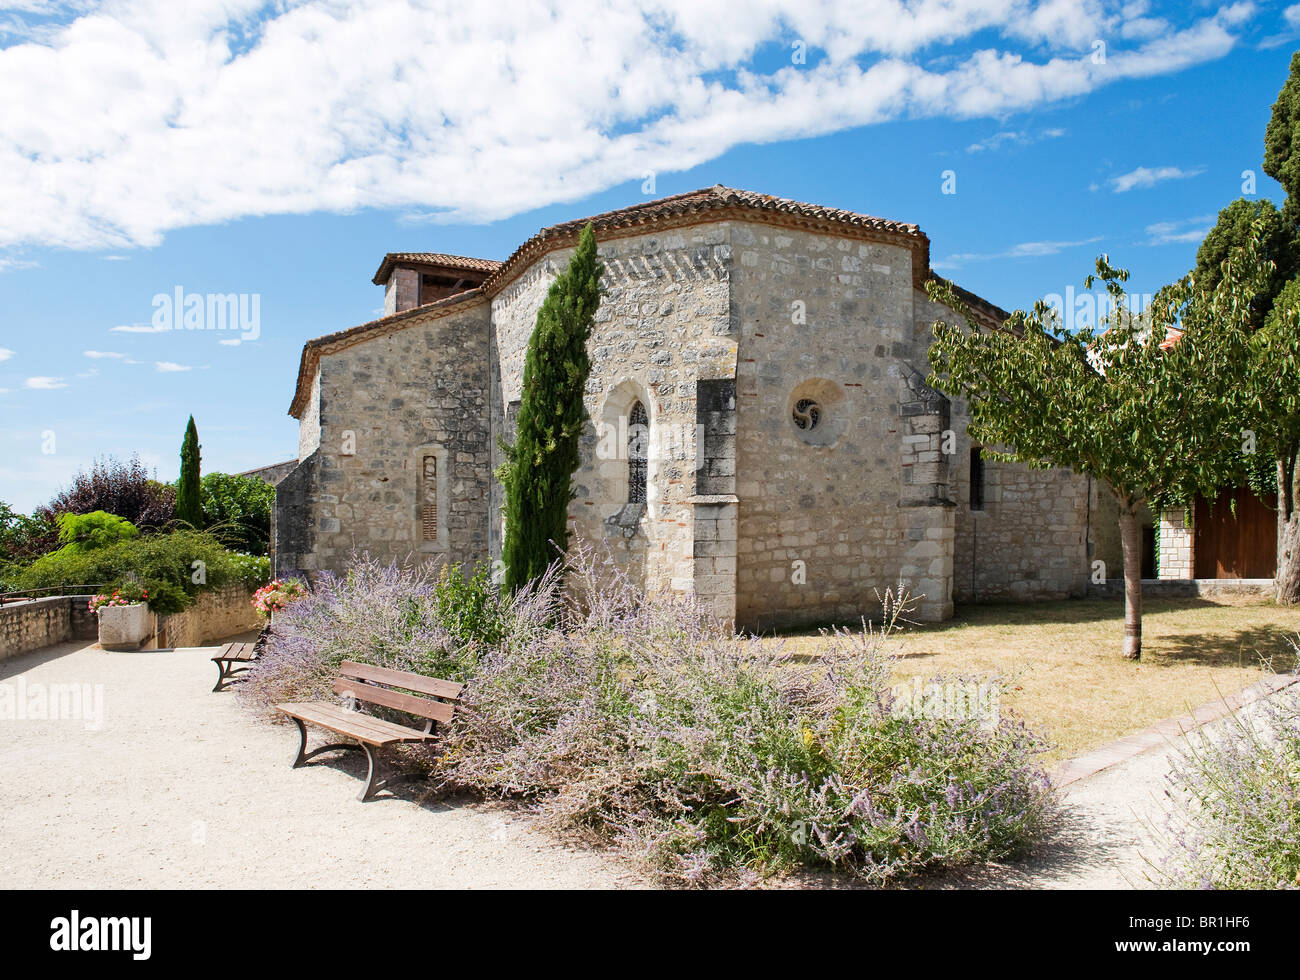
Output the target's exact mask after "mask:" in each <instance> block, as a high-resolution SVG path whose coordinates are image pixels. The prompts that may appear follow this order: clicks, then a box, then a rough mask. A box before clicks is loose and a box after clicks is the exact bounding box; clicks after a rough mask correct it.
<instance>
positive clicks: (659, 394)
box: [275, 219, 1112, 628]
mask: <svg viewBox="0 0 1300 980" xmlns="http://www.w3.org/2000/svg"><path fill="white" fill-rule="evenodd" d="M849 234H856V233H855V232H850V233H849ZM865 237H867V236H863V238H865ZM863 238H858V237H841V236H840V235H838V234H836V233H833V232H826V231H811V230H806V229H796V228H792V227H784V226H776V225H772V224H767V223H764V222H761V221H742V220H733V219H729V220H715V221H708V220H705V221H703V222H702V223H701V224H698V225H694V226H690V227H685V228H680V229H668V230H663V229H661V230H659V231H656V232H649V233H644V234H639V235H627V236H625V237H615V238H610V239H608V240H604V241H602V242H600V244H599V251H600V257H601V260H602V262H603V263H604V264H605V270H606V273H605V277H604V279H603V287H604V291H605V295H604V299H603V302H602V304H601V306H600V308H599V310H598V311H597V314H596V318H595V324H594V327H593V331H592V337H591V341H590V345H589V351H590V355H591V361H592V371H591V376H590V378H589V381H588V384H587V389H586V393H585V398H586V408H587V411H588V414H589V416H590V418H591V423H592V424H591V425H590V426H589V427H588V428H587V429H586V430H585V431H584V434H583V437H582V444H581V459H582V463H581V466H580V469H579V471H578V473H577V474H576V475H575V491H576V494H575V498H574V500H573V501H572V503H571V505H570V510H569V517H570V525H571V529H572V530H573V531H574V532H575V534H576V536H577V537H578V538H579V539H581V540H585V541H588V542H593V543H597V544H601V545H604V546H607V547H608V548H609V549H610V550H611V551H612V552H613V554H614V556H615V558H616V559H617V560H618V562H619V563H620V564H621V565H622V566H623V568H624V569H625V570H626V571H627V573H628V574H629V575H630V576H631V578H632V580H633V581H634V582H635V583H637V584H638V585H640V586H642V587H644V588H645V589H647V590H649V591H652V592H662V591H668V592H675V593H693V594H695V595H696V596H698V597H699V598H701V599H702V600H705V601H707V602H708V603H710V604H711V605H712V607H713V609H714V611H715V612H716V613H717V614H718V615H720V616H723V617H724V618H734V620H735V621H736V623H737V625H739V626H741V627H744V628H766V627H772V626H792V625H798V624H806V623H818V622H826V621H832V620H834V621H839V622H853V621H856V620H857V619H858V618H859V617H862V616H864V615H865V616H868V617H870V616H874V615H878V611H879V608H880V599H879V596H880V595H883V594H884V593H885V592H886V590H896V589H898V588H900V587H901V588H904V589H906V590H907V591H908V592H909V593H910V594H911V595H912V597H913V598H914V599H915V600H916V605H915V606H914V608H913V612H912V614H913V615H914V616H916V617H917V618H919V619H922V620H938V619H943V618H946V617H948V616H950V615H951V613H952V608H953V601H954V599H971V598H980V599H985V598H1013V599H1035V598H1049V597H1059V596H1066V595H1081V594H1083V593H1084V591H1085V589H1086V587H1087V578H1088V570H1089V557H1090V553H1089V549H1090V545H1091V547H1092V549H1093V551H1094V552H1098V553H1100V551H1101V550H1105V551H1106V552H1107V553H1109V550H1110V548H1111V544H1112V541H1111V539H1110V538H1106V539H1104V540H1103V539H1102V538H1101V537H1099V538H1097V539H1096V540H1095V541H1094V540H1093V539H1092V538H1091V536H1090V532H1091V520H1092V507H1093V504H1094V503H1095V502H1096V501H1097V500H1098V498H1097V496H1096V492H1095V490H1090V488H1089V481H1087V480H1086V479H1085V478H1081V477H1078V476H1075V475H1074V474H1072V473H1069V472H1067V471H1061V470H1045V471H1036V470H1030V469H1028V468H1026V467H1020V466H1007V465H1002V464H994V463H989V464H988V465H987V467H986V493H985V502H984V506H983V509H981V510H978V511H972V508H971V506H970V500H969V480H970V476H969V450H970V441H969V438H968V437H967V434H966V424H967V413H966V409H965V406H964V405H963V404H961V403H960V402H958V403H954V404H950V403H949V401H948V399H946V398H944V397H943V396H942V395H941V394H939V393H938V392H935V391H933V390H931V389H930V388H929V387H928V386H927V384H926V376H927V374H928V371H929V363H928V350H929V345H930V342H931V332H930V324H931V323H932V322H933V320H934V319H936V318H940V317H942V318H945V319H948V320H950V321H951V320H953V319H955V316H954V314H952V312H951V311H949V310H946V309H945V308H944V307H942V306H940V305H938V304H935V303H932V302H931V301H930V300H929V298H928V297H927V296H926V295H925V293H924V292H923V291H922V290H919V289H917V288H916V283H915V276H914V272H915V271H916V270H914V269H913V267H912V262H913V256H914V253H913V251H912V248H911V245H910V244H908V245H904V244H896V243H895V240H894V239H889V240H886V241H880V242H876V241H869V240H863ZM570 255H571V251H570V250H561V251H557V252H552V253H549V254H547V255H544V256H541V257H540V258H538V259H536V260H535V261H533V262H532V264H531V265H529V266H527V267H525V268H523V269H521V270H520V272H519V274H518V275H517V276H516V277H515V278H514V279H513V280H512V281H510V282H508V283H506V284H505V285H504V287H503V288H502V289H501V291H500V292H498V293H496V294H495V295H494V296H492V297H491V299H490V302H484V301H477V300H476V301H474V302H471V303H468V304H466V305H464V306H455V307H452V308H451V309H450V311H447V310H432V311H429V312H427V313H424V312H422V313H420V314H419V315H418V316H417V317H415V318H413V319H411V320H405V321H403V322H402V323H400V324H395V325H394V326H393V328H392V329H387V330H384V331H379V332H376V333H373V334H370V335H368V336H367V338H366V339H364V340H362V341H360V342H358V343H356V344H354V345H353V346H350V347H344V348H341V349H336V350H334V351H332V352H331V351H328V350H323V351H322V352H321V355H320V362H319V370H318V376H317V381H316V383H315V385H314V387H313V389H312V394H311V399H310V403H309V405H308V407H307V409H306V410H305V412H304V414H303V436H302V448H303V450H304V453H303V456H302V462H301V463H300V465H299V467H298V468H297V469H296V470H295V471H294V472H293V473H291V474H290V475H289V476H287V477H286V478H285V479H284V480H283V481H282V482H281V484H280V486H279V487H278V500H277V515H276V531H275V541H276V569H277V574H284V573H285V571H286V570H289V569H301V570H303V571H305V572H307V573H308V574H309V575H310V574H314V573H315V572H316V571H318V570H320V569H325V568H330V569H338V568H340V567H342V566H343V565H344V564H345V563H346V561H347V559H348V556H349V555H350V554H351V552H352V551H353V550H368V551H369V552H370V553H371V554H372V555H375V556H376V557H379V558H380V559H382V560H390V559H397V560H399V561H402V560H405V559H406V558H407V557H408V556H410V555H412V554H414V555H416V556H421V555H424V556H427V557H429V558H430V559H433V558H448V559H450V560H454V561H477V560H480V559H482V558H484V557H488V556H490V557H492V558H499V557H500V554H501V547H502V520H503V519H502V515H501V509H502V503H503V500H502V490H501V487H500V485H499V484H498V483H497V482H496V480H495V479H494V477H493V473H494V470H495V468H496V467H497V466H498V465H499V464H500V462H501V459H500V454H499V451H498V449H497V445H496V442H497V438H498V437H505V438H507V439H509V438H511V437H512V435H513V432H512V429H513V421H512V420H513V419H514V418H515V417H516V413H517V411H518V405H519V402H520V398H521V388H522V375H523V367H524V359H525V353H526V349H527V344H528V340H529V337H530V335H531V333H532V331H533V327H534V325H535V321H536V315H537V310H538V308H539V307H540V306H541V304H542V301H543V300H544V298H545V296H546V292H547V290H548V288H549V286H550V284H551V283H552V282H553V280H554V278H555V275H556V274H557V272H558V271H559V270H560V269H562V268H563V267H564V266H565V264H566V263H567V261H568V260H569V257H570ZM637 402H640V403H641V405H642V406H643V407H644V409H645V410H646V413H647V415H648V418H649V446H648V452H647V456H648V459H647V465H646V483H647V493H646V499H645V501H644V502H641V501H631V500H630V499H629V473H630V469H631V467H630V460H629V448H630V447H629V435H630V433H629V429H630V424H629V420H630V415H631V412H632V409H633V406H634V405H635V404H636V403H637ZM349 435H350V436H351V437H352V438H353V439H354V441H355V447H354V451H353V452H347V451H344V450H343V449H342V448H341V447H342V446H343V445H344V444H345V443H346V441H347V437H348V436H349ZM950 437H952V438H950ZM953 439H955V446H954V445H953ZM308 450H309V451H308ZM425 458H435V459H436V464H437V467H436V468H437V474H438V477H437V479H438V480H439V482H438V484H437V499H438V505H439V512H438V520H437V524H438V528H439V532H438V540H436V541H424V540H423V539H422V532H421V528H420V524H419V520H418V511H419V506H420V500H421V499H422V498H421V497H420V494H421V492H422V491H421V487H422V486H424V485H425V484H423V483H421V479H422V478H421V472H425V473H427V472H428V468H427V467H425V468H424V469H423V470H422V469H421V462H420V460H421V459H425ZM1103 560H1108V559H1105V558H1103Z"/></svg>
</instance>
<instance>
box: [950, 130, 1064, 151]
mask: <svg viewBox="0 0 1300 980" xmlns="http://www.w3.org/2000/svg"><path fill="white" fill-rule="evenodd" d="M1064 135H1065V130H1064V129H1044V130H1043V131H1042V132H1039V133H1025V132H1019V131H1017V130H1004V131H1002V132H1000V133H994V134H993V135H992V136H989V137H986V138H985V139H982V140H979V141H978V142H975V143H972V144H971V145H970V146H968V147H966V152H967V153H983V152H984V151H985V150H997V149H1000V148H1001V147H1003V146H1028V145H1029V144H1031V143H1037V142H1039V141H1040V140H1054V139H1060V138H1061V137H1062V136H1064Z"/></svg>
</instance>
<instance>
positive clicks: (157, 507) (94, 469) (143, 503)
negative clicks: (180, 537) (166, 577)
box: [34, 455, 176, 528]
mask: <svg viewBox="0 0 1300 980" xmlns="http://www.w3.org/2000/svg"><path fill="white" fill-rule="evenodd" d="M97 510H102V511H107V512H108V513H110V514H116V515H117V516H118V517H122V518H125V519H126V520H128V521H130V522H131V523H132V524H134V525H136V527H141V528H158V527H163V526H164V525H166V524H167V523H168V522H169V521H171V519H172V517H173V516H174V515H175V512H176V490H175V488H173V487H170V486H167V485H166V484H162V483H159V482H158V481H156V480H153V479H150V477H149V471H148V470H147V469H145V466H144V464H143V463H142V462H140V458H139V457H138V456H134V455H133V456H132V457H131V458H130V459H129V460H128V461H127V462H125V463H123V462H121V461H120V460H118V459H115V458H114V457H112V456H106V457H104V458H103V459H97V460H95V462H94V464H93V465H92V466H91V468H90V471H89V472H85V471H79V472H78V473H77V475H76V476H75V477H74V478H73V480H72V484H71V485H70V486H69V487H67V488H66V489H63V490H60V491H59V492H58V493H57V494H56V495H55V496H54V498H53V499H52V500H51V501H50V502H49V503H48V504H46V505H45V506H44V507H38V508H37V509H36V512H35V514H34V516H35V517H36V518H37V519H38V520H42V521H46V522H48V523H50V524H51V525H52V524H53V523H54V519H55V518H56V517H58V515H59V514H89V513H92V512H93V511H97Z"/></svg>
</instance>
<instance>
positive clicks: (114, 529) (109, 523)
mask: <svg viewBox="0 0 1300 980" xmlns="http://www.w3.org/2000/svg"><path fill="white" fill-rule="evenodd" d="M55 521H56V523H57V524H58V525H59V544H61V545H62V546H63V547H62V548H60V549H59V550H60V551H65V552H67V553H68V554H83V553H85V552H87V551H95V550H97V549H99V548H107V547H108V546H109V545H113V544H117V543H118V542H119V541H128V540H130V539H131V538H137V537H139V536H140V531H139V529H138V528H137V527H136V526H135V525H134V524H132V523H131V522H130V521H128V520H127V519H126V518H124V517H118V516H117V515H116V514H109V513H107V512H106V511H102V510H96V511H91V512H90V513H89V514H71V513H68V514H60V515H59V516H58V517H57V518H55Z"/></svg>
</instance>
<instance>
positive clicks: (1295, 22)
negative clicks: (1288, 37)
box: [1282, 3, 1300, 30]
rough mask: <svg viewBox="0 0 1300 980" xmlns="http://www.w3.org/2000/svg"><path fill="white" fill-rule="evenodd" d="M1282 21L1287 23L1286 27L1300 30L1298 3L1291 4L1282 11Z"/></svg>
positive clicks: (1299, 5)
mask: <svg viewBox="0 0 1300 980" xmlns="http://www.w3.org/2000/svg"><path fill="white" fill-rule="evenodd" d="M1282 19H1283V20H1285V21H1286V22H1287V26H1288V27H1291V28H1294V29H1297V30H1300V3H1293V4H1292V5H1291V6H1289V7H1287V8H1286V10H1284V11H1282Z"/></svg>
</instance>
